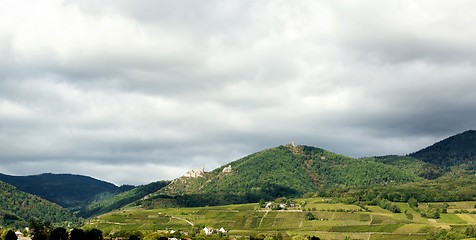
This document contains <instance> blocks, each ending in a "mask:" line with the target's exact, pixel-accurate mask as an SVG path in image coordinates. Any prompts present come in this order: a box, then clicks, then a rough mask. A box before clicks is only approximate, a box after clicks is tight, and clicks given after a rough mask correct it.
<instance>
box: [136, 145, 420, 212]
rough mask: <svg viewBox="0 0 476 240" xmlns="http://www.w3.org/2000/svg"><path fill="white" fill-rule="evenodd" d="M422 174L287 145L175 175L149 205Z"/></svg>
mask: <svg viewBox="0 0 476 240" xmlns="http://www.w3.org/2000/svg"><path fill="white" fill-rule="evenodd" d="M228 166H230V167H231V170H230V169H229V168H227V167H228ZM225 168H227V169H226V170H225ZM224 170H225V171H224ZM227 170H228V171H227ZM421 179H422V178H421V177H419V176H418V174H416V173H414V172H411V171H405V170H404V169H400V168H399V167H398V166H393V165H389V164H385V163H382V162H379V161H377V160H376V159H374V158H363V159H355V158H350V157H346V156H343V155H339V154H335V153H332V152H329V151H326V150H324V149H320V148H315V147H309V146H293V145H286V146H279V147H276V148H271V149H267V150H264V151H261V152H257V153H254V154H251V155H249V156H246V157H244V158H242V159H239V160H237V161H234V162H231V163H230V164H226V165H224V166H222V167H220V168H217V169H215V170H213V171H211V172H206V173H203V176H201V177H181V178H178V179H175V180H174V181H173V182H172V183H171V184H169V185H168V186H166V187H165V188H163V189H161V190H159V191H158V192H157V193H156V197H155V198H151V199H150V200H147V201H144V202H143V204H144V206H147V205H150V206H154V205H155V204H156V203H155V202H157V201H166V199H167V197H171V198H173V199H174V200H175V201H176V203H177V204H178V205H181V206H199V205H220V204H226V203H239V202H253V201H258V200H259V199H260V198H265V199H270V198H275V197H281V196H299V195H302V194H303V193H306V192H315V191H318V190H319V189H320V188H326V187H339V186H342V187H346V186H369V185H374V184H392V183H406V182H414V181H419V180H421ZM154 201H155V202H154ZM151 204H152V205H151Z"/></svg>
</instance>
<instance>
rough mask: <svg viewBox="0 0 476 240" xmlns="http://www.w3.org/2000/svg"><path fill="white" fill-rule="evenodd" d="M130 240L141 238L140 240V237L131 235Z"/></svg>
mask: <svg viewBox="0 0 476 240" xmlns="http://www.w3.org/2000/svg"><path fill="white" fill-rule="evenodd" d="M129 240H140V238H139V237H138V236H136V235H131V236H130V237H129Z"/></svg>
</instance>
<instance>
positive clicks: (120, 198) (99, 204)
mask: <svg viewBox="0 0 476 240" xmlns="http://www.w3.org/2000/svg"><path fill="white" fill-rule="evenodd" d="M169 183H170V181H158V182H153V183H149V184H146V185H143V186H138V187H136V188H134V189H131V190H129V191H125V192H122V193H119V194H117V195H114V196H113V197H110V198H107V199H103V200H100V201H96V202H93V203H91V204H90V205H88V206H87V207H85V208H84V209H82V210H81V211H80V212H79V213H78V215H80V216H81V217H90V216H93V215H99V214H103V213H107V212H110V211H113V210H116V209H119V208H121V207H124V206H126V205H128V204H131V203H133V202H135V201H137V200H141V199H142V198H144V197H145V196H147V195H149V194H151V193H154V192H156V191H158V190H160V189H162V188H163V187H165V186H167V184H169Z"/></svg>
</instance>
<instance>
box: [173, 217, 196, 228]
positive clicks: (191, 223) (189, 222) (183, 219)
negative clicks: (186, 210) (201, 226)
mask: <svg viewBox="0 0 476 240" xmlns="http://www.w3.org/2000/svg"><path fill="white" fill-rule="evenodd" d="M170 217H171V218H175V219H178V220H182V221H185V222H187V223H188V224H190V225H191V226H194V224H193V222H191V221H189V220H187V219H185V218H179V217H174V216H170Z"/></svg>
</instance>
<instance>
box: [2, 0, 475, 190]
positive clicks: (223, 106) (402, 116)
mask: <svg viewBox="0 0 476 240" xmlns="http://www.w3.org/2000/svg"><path fill="white" fill-rule="evenodd" d="M0 4H1V6H2V7H1V8H0V172H1V173H5V174H12V175H28V174H39V173H45V172H48V173H74V174H83V175H88V176H92V177H95V178H99V179H103V180H106V181H110V182H113V183H115V184H118V185H120V184H135V185H137V184H145V183H149V182H152V181H157V180H164V179H168V180H171V179H174V178H176V177H179V176H181V175H183V174H184V173H185V172H186V171H188V170H190V169H198V168H201V167H202V166H204V167H205V169H206V170H212V169H214V168H216V167H219V166H221V165H224V164H227V163H229V162H231V161H234V160H237V159H239V158H241V157H244V156H246V155H248V154H251V153H254V152H257V151H260V150H263V149H267V148H272V147H276V146H279V145H284V144H289V143H291V141H295V142H296V144H302V145H310V146H315V147H320V148H324V149H327V150H329V151H332V152H336V153H340V154H344V155H348V156H352V157H364V156H377V155H387V154H402V155H404V154H409V153H412V152H415V151H417V150H419V149H421V148H423V147H426V146H429V145H431V144H433V143H434V142H436V141H439V140H442V139H444V138H446V137H448V136H451V135H454V134H456V133H460V132H463V131H466V130H469V129H476V121H475V120H476V94H475V92H476V66H475V64H476V41H474V39H476V28H475V27H474V26H475V24H476V14H474V9H476V2H475V1H469V0H468V1H463V0H443V1H432V0H428V1H421V0H408V1H403V0H402V1H397V0H395V1H393V0H390V1H367V0H362V1H350V0H348V1H341V0H322V1H314V0H297V1H284V0H282V1H280V0H276V1H266V0H265V1H254V0H230V1H226V0H225V1H218V0H210V1H196V0H177V1H162V0H134V1H132V0H130V1H126V0H102V1H93V0H74V1H72V0H64V1H60V0H44V1H29V0H0Z"/></svg>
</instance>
